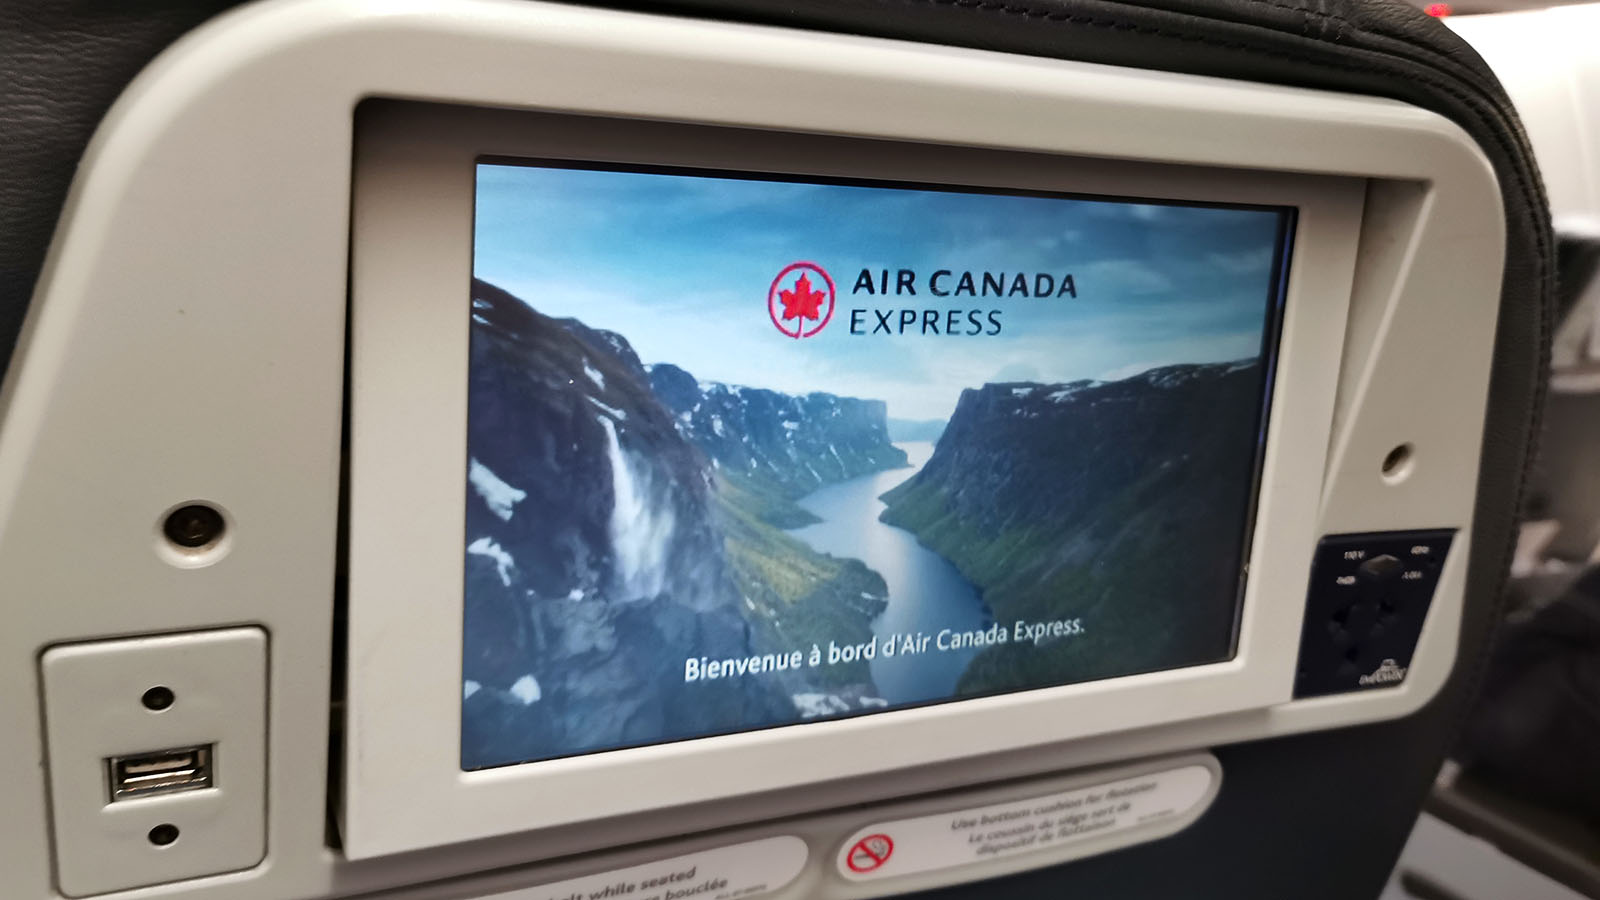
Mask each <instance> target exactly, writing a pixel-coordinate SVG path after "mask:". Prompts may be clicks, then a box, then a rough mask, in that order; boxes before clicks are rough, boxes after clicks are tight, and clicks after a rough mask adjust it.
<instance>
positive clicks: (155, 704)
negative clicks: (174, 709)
mask: <svg viewBox="0 0 1600 900" xmlns="http://www.w3.org/2000/svg"><path fill="white" fill-rule="evenodd" d="M176 699H177V695H175V694H173V693H172V688H169V687H167V686H165V685H160V684H158V685H156V686H155V687H153V688H151V689H150V690H148V691H145V692H144V696H142V697H140V698H139V702H141V703H143V704H144V708H145V709H148V710H150V711H151V712H160V711H162V710H163V709H166V708H167V707H169V706H171V705H172V701H174V700H176Z"/></svg>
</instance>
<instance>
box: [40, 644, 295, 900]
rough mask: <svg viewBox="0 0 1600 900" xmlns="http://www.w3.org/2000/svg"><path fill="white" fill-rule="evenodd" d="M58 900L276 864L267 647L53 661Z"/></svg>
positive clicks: (175, 648)
mask: <svg viewBox="0 0 1600 900" xmlns="http://www.w3.org/2000/svg"><path fill="white" fill-rule="evenodd" d="M40 668H41V670H42V680H43V683H44V707H45V735H46V740H47V742H48V746H47V752H48V757H49V770H50V792H51V798H50V799H51V806H52V812H53V813H54V824H55V850H56V853H55V856H56V880H57V883H58V886H59V887H60V889H61V893H63V894H65V895H67V896H69V897H84V896H89V895H92V894H101V893H105V892H107V891H118V890H125V889H128V888H135V887H145V886H148V885H154V884H164V883H167V882H172V881H179V880H182V879H186V878H197V877H200V876H204V875H215V874H220V873H223V872H232V871H237V870H239V869H247V868H250V867H251V866H254V865H256V864H257V863H259V862H260V861H261V859H262V858H263V857H264V856H265V855H266V709H267V635H266V633H265V632H264V631H262V630H261V629H259V628H230V629H226V630H221V631H206V632H196V633H190V634H174V635H163V636H160V637H146V638H128V639H125V640H115V641H100V642H95V643H87V644H70V645H65V646H60V647H53V648H51V649H49V650H47V651H45V653H44V655H43V657H42V658H41V660H40Z"/></svg>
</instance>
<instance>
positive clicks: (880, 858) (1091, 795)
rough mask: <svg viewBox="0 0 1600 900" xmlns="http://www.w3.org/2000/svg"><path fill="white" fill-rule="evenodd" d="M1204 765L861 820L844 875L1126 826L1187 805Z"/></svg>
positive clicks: (876, 873)
mask: <svg viewBox="0 0 1600 900" xmlns="http://www.w3.org/2000/svg"><path fill="white" fill-rule="evenodd" d="M1212 779H1213V776H1212V774H1211V770H1210V769H1208V768H1206V767H1205V766H1201V765H1189V766H1183V767H1180V768H1176V769H1168V770H1165V771H1161V772H1152V773H1150V774H1148V775H1139V776H1136V777H1132V778H1124V779H1121V780H1118V781H1112V782H1108V783H1105V784H1097V785H1094V786H1092V787H1083V788H1076V789H1073V790H1069V791H1060V792H1057V793H1053V794H1045V795H1043V796H1039V797H1028V798H1024V799H1021V800H1012V801H1009V802H1005V803H995V804H991V805H989V806H980V807H976V808H972V809H962V810H956V811H953V812H944V813H937V814H935V815H928V816H917V817H916V818H911V819H897V820H894V821H891V822H879V823H877V824H874V825H868V826H867V827H865V828H862V829H860V830H859V831H857V832H856V833H855V834H852V835H851V836H850V837H849V839H847V840H846V841H845V842H844V844H843V846H841V847H840V849H839V858H838V868H839V874H840V875H843V876H844V877H845V878H848V879H850V880H851V881H866V880H870V879H876V878H893V877H896V876H899V875H912V874H916V873H918V872H931V871H933V870H935V869H945V868H951V867H953V866H963V865H972V864H975V863H981V862H986V861H988V860H993V859H1002V858H1005V857H1008V856H1014V855H1017V854H1023V853H1035V852H1041V851H1044V850H1048V849H1050V848H1053V847H1061V846H1063V845H1067V844H1071V843H1074V842H1078V841H1087V840H1091V839H1094V838H1097V837H1102V836H1105V835H1110V834H1115V833H1117V832H1121V831H1128V830H1130V829H1133V828H1138V827H1140V826H1144V825H1151V824H1155V823H1157V822H1161V821H1165V820H1168V819H1175V818H1177V817H1179V816H1181V815H1183V814H1184V813H1186V812H1188V811H1190V810H1191V809H1193V808H1194V807H1195V805H1196V804H1198V803H1200V802H1201V801H1202V800H1203V799H1205V797H1206V794H1207V792H1208V791H1209V790H1210V788H1211V782H1212Z"/></svg>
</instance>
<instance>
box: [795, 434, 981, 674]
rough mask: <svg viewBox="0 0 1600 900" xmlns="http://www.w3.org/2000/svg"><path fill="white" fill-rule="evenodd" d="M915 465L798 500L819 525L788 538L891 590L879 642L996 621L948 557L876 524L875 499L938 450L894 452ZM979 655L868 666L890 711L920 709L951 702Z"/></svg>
mask: <svg viewBox="0 0 1600 900" xmlns="http://www.w3.org/2000/svg"><path fill="white" fill-rule="evenodd" d="M895 446H897V447H899V448H900V449H901V450H904V451H905V452H906V456H908V457H909V458H910V462H911V466H912V467H911V468H908V469H890V470H889V471H887V472H877V473H874V474H871V475H863V476H861V477H859V478H852V479H850V480H849V481H841V482H839V483H838V484H831V485H828V486H827V487H824V488H821V489H819V490H816V491H813V492H812V493H810V494H807V495H806V496H804V497H802V498H800V501H799V503H800V505H801V506H802V507H804V508H805V509H807V510H809V511H810V512H811V513H813V514H814V515H816V516H817V517H818V518H820V519H822V521H821V522H817V523H814V524H811V525H807V526H805V527H804V528H797V529H795V530H793V531H791V532H789V533H790V534H792V535H794V536H795V537H797V538H799V539H800V540H802V541H805V542H806V543H807V544H810V545H811V546H812V547H813V548H815V549H816V550H819V551H821V552H823V553H829V554H832V555H834V556H848V557H854V558H856V559H859V560H861V561H862V562H864V563H866V564H867V566H868V567H870V568H872V569H873V570H874V571H876V572H878V574H880V575H882V576H883V580H884V581H885V582H887V583H888V585H889V605H888V608H886V609H885V610H884V611H883V614H882V615H880V616H878V618H877V619H875V620H873V623H872V628H873V631H874V632H875V633H876V634H877V635H878V637H879V638H880V642H879V643H880V644H881V643H882V639H887V638H889V637H891V636H896V635H906V634H915V633H917V632H921V633H923V634H926V635H928V636H929V637H933V636H935V635H937V634H938V633H939V631H940V630H942V629H946V628H948V629H950V630H952V631H957V632H959V631H974V630H979V629H983V628H987V627H988V626H989V624H990V622H991V621H992V619H991V617H990V615H989V610H988V608H987V607H986V606H984V603H983V597H982V595H981V594H980V593H979V591H978V589H977V588H976V587H974V586H973V584H972V582H970V581H968V580H967V579H965V578H963V577H962V575H961V573H960V572H959V571H957V570H956V567H955V566H953V565H951V564H950V563H949V562H947V561H946V560H945V558H944V557H942V556H940V555H939V554H937V553H934V552H933V551H932V550H929V549H928V548H926V547H924V546H922V545H921V544H919V543H917V539H916V538H915V537H913V536H912V534H911V532H909V531H904V530H902V529H899V528H895V527H894V526H892V525H885V524H884V523H882V522H880V521H878V514H879V513H881V512H883V509H884V503H883V501H882V500H879V499H878V496H879V495H880V494H882V493H883V492H884V491H887V490H889V489H890V488H892V487H894V486H895V485H897V484H899V483H900V482H902V481H905V480H906V479H907V478H910V477H911V476H912V475H914V474H916V473H917V472H918V471H919V470H921V468H922V466H923V464H924V463H926V462H927V461H928V457H930V456H932V455H933V444H932V443H930V442H927V441H908V442H905V443H900V444H896V445H895ZM980 649H982V648H964V649H960V650H946V651H939V650H936V649H935V648H934V647H933V645H932V644H931V643H930V644H929V645H928V647H927V651H926V652H923V653H918V654H914V655H910V656H900V655H896V656H892V657H886V656H884V655H882V654H881V653H880V654H879V655H878V656H877V658H875V659H873V660H872V662H871V667H872V680H873V681H874V682H875V683H876V684H877V686H878V693H879V696H881V697H883V699H885V700H888V701H889V702H890V703H893V704H900V703H919V702H922V701H927V700H943V699H946V698H948V697H950V696H951V695H952V694H953V693H954V691H955V686H956V679H958V678H960V677H961V672H962V670H964V669H965V668H966V667H967V662H968V661H970V660H971V659H972V657H973V656H975V655H977V653H978V652H979V650H980Z"/></svg>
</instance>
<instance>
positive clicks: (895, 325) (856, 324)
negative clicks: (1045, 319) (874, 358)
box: [850, 269, 1078, 336]
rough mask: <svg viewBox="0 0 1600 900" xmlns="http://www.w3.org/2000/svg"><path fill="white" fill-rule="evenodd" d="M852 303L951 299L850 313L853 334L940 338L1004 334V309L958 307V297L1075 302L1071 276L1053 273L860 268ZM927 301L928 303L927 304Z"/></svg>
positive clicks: (856, 308)
mask: <svg viewBox="0 0 1600 900" xmlns="http://www.w3.org/2000/svg"><path fill="white" fill-rule="evenodd" d="M850 295H851V297H852V298H853V299H856V300H858V301H859V300H861V299H863V298H866V297H874V298H878V297H896V298H899V297H928V298H950V299H949V300H947V301H945V302H943V303H939V301H937V300H934V301H932V302H934V303H935V304H937V305H935V306H887V307H885V306H876V307H869V306H857V307H854V308H852V309H851V310H850V333H851V334H854V335H877V334H887V335H903V334H927V335H933V334H940V335H958V336H978V335H985V336H993V335H997V334H1000V333H1001V331H1003V330H1004V328H1005V325H1004V312H1005V310H1004V309H1003V308H987V309H984V308H979V309H974V308H970V307H960V306H956V305H954V304H955V302H956V300H957V298H967V297H970V298H972V299H974V300H983V299H988V300H991V301H994V300H998V301H1006V300H1059V299H1061V298H1063V297H1065V298H1071V299H1076V298H1077V296H1078V286H1077V283H1076V282H1075V281H1074V280H1073V277H1072V274H1071V273H1070V272H1068V273H1061V274H1057V273H1053V272H988V271H972V270H962V271H957V270H954V269H936V270H934V271H933V272H931V273H928V274H927V275H926V277H924V276H922V275H919V273H918V272H917V271H916V270H915V269H862V270H861V272H860V273H859V274H858V275H856V279H855V283H854V284H853V285H852V286H851V288H850ZM924 302H927V301H924Z"/></svg>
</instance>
